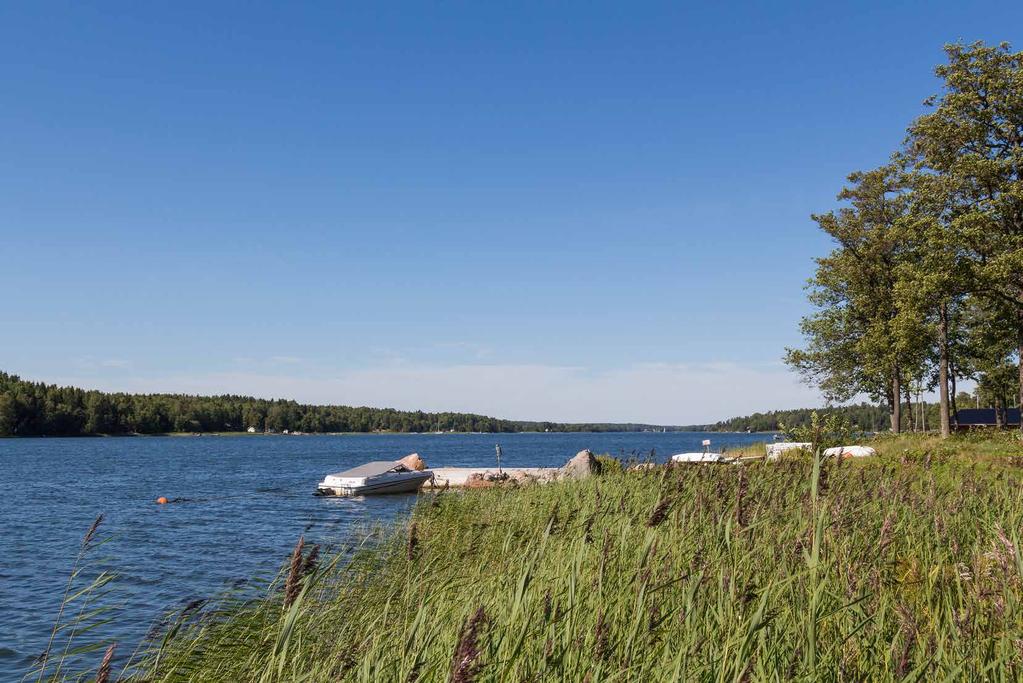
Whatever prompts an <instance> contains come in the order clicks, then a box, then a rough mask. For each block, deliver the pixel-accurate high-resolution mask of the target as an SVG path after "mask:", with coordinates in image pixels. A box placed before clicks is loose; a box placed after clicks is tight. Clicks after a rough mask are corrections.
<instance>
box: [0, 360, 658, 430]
mask: <svg viewBox="0 0 1023 683" xmlns="http://www.w3.org/2000/svg"><path fill="white" fill-rule="evenodd" d="M250 427H252V428H254V429H255V430H256V431H259V432H263V431H269V432H283V431H284V430H288V431H289V432H296V431H297V432H311V433H317V432H376V431H389V432H431V431H449V430H453V431H456V432H524V431H544V430H550V431H642V430H646V429H660V427H654V426H652V425H641V424H562V423H556V422H521V421H513V420H499V419H496V418H492V417H486V416H484V415H472V414H467V413H424V412H422V411H402V410H392V409H389V408H365V407H350V406H317V405H304V404H301V403H297V402H295V401H285V400H268V399H260V398H253V397H251V396H231V395H227V396H187V395H181V394H122V393H115V394H111V393H104V392H101V391H89V390H85V389H78V388H75V387H61V386H57V385H53V384H43V383H40V382H28V381H25V380H22V379H21V378H19V377H18V376H16V375H10V374H7V373H4V372H0V436H85V435H90V434H169V433H174V432H193V433H196V432H198V433H202V432H231V431H246V430H248V428H250Z"/></svg>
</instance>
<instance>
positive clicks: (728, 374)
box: [46, 362, 823, 425]
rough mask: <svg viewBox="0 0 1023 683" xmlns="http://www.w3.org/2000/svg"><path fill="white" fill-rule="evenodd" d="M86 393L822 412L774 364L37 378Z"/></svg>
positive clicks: (670, 419) (693, 418) (554, 414)
mask: <svg viewBox="0 0 1023 683" xmlns="http://www.w3.org/2000/svg"><path fill="white" fill-rule="evenodd" d="M46 381H47V382H55V383H57V384H72V385H75V386H81V387H83V388H87V389H100V390H104V391H124V392H138V393H186V394H205V395H218V394H235V395H251V396H256V397H260V398H278V399H289V400H295V401H298V402H300V403H311V404H321V405H329V404H336V405H358V406H371V407H379V408H395V409H399V410H423V411H426V412H466V413H477V414H485V415H490V416H492V417H498V418H504V419H511V420H536V421H543V420H546V421H553V422H583V423H585V422H617V423H624V422H636V423H647V424H665V425H684V424H703V423H712V422H716V421H718V420H723V419H727V418H730V417H735V416H739V415H747V414H750V413H754V412H759V411H765V410H775V409H784V408H802V407H809V406H817V405H822V404H823V399H822V398H821V396H820V394H819V393H817V392H816V391H814V390H812V389H810V388H809V387H806V386H805V385H803V384H801V383H800V382H799V380H798V378H797V377H796V376H795V375H794V374H793V373H791V372H789V371H787V370H786V369H785V368H784V366H782V365H781V364H779V363H750V364H740V363H732V362H714V363H641V364H633V365H630V366H626V367H622V368H616V369H610V370H594V369H591V368H587V367H582V366H558V365H542V364H506V365H502V364H457V365H415V366H381V367H369V368H362V369H353V370H345V371H334V372H328V373H322V374H321V375H319V376H310V375H301V374H297V373H290V374H284V373H269V372H255V371H237V370H235V371H222V372H211V373H205V374H188V373H167V374H154V375H137V374H133V375H120V376H109V377H108V376H92V377H61V378H47V379H46Z"/></svg>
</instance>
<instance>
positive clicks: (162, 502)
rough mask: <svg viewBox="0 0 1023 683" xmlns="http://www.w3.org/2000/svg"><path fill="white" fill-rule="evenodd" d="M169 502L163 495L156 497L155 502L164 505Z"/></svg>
mask: <svg viewBox="0 0 1023 683" xmlns="http://www.w3.org/2000/svg"><path fill="white" fill-rule="evenodd" d="M169 502H170V501H168V500H167V499H166V498H164V497H163V496H160V497H159V498H157V499H156V504H157V505H166V504H167V503H169Z"/></svg>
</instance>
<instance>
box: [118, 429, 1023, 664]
mask: <svg viewBox="0 0 1023 683" xmlns="http://www.w3.org/2000/svg"><path fill="white" fill-rule="evenodd" d="M971 443H972V442H971V441H968V440H963V441H961V442H960V441H956V440H952V441H949V442H945V443H944V445H943V444H940V443H938V442H937V441H927V440H921V439H910V438H907V437H902V438H901V439H899V440H894V439H893V440H891V441H884V442H881V443H879V444H877V446H878V448H879V451H880V452H881V455H880V456H879V457H877V458H873V459H870V460H869V461H858V462H850V461H845V462H841V463H832V464H824V465H819V466H815V465H813V464H810V463H808V462H805V461H798V460H796V461H791V462H785V461H783V462H780V463H777V464H771V463H755V464H747V465H744V466H741V467H713V466H693V467H673V468H660V469H657V470H649V471H647V470H643V471H636V472H625V473H620V474H609V475H605V476H601V477H593V478H590V479H587V480H584V481H576V482H565V483H559V484H553V485H545V486H534V487H526V488H520V489H515V490H504V489H491V490H486V491H466V492H464V493H459V494H457V495H453V494H450V493H442V494H440V495H439V496H437V497H433V496H424V497H423V499H422V500H421V502H420V504H419V505H418V506H417V508H416V509H415V511H414V513H413V516H412V522H414V527H412V529H407V528H405V527H401V528H398V529H396V530H395V531H393V532H391V533H383V532H376V533H373V534H371V535H369V536H367V538H366V542H365V545H363V546H362V547H361V549H359V548H348V549H345V550H344V551H342V553H341V554H340V555H339V556H338V558H339V559H337V560H336V561H335V562H334V563H328V564H327V566H326V567H324V568H323V569H320V570H317V571H315V572H314V573H312V574H311V575H309V576H306V577H304V578H303V583H302V590H301V592H300V594H299V597H298V598H297V599H296V600H295V601H294V602H293V603H291V604H290V606H289V607H288V608H284V606H283V595H282V592H281V591H280V590H278V588H279V587H280V586H281V585H283V584H284V583H285V582H286V581H285V578H284V577H283V576H282V577H281V578H280V579H279V580H278V581H277V582H276V583H275V584H274V586H272V587H271V588H270V589H269V590H267V591H266V596H267V597H266V598H265V599H264V600H262V601H256V602H252V601H248V602H243V601H240V600H239V601H232V602H229V603H222V604H220V605H215V606H213V607H212V608H210V609H209V610H208V611H205V610H204V611H200V612H199V613H194V614H191V615H188V616H187V617H184V618H182V619H180V620H177V621H175V622H174V626H173V627H172V633H170V634H169V635H168V637H167V638H166V639H165V640H158V641H156V642H154V643H152V649H150V650H149V652H148V653H147V654H145V656H144V658H143V659H142V661H141V662H140V663H139V666H138V669H137V672H136V674H135V677H134V679H135V680H140V681H141V680H145V681H168V682H169V681H221V680H246V681H256V680H259V681H268V682H269V681H285V680H306V681H328V680H330V681H335V680H337V681H383V680H386V681H408V680H419V681H434V680H446V679H448V678H449V676H450V673H451V671H452V668H453V665H455V664H466V663H468V664H470V665H471V668H472V669H474V670H475V671H476V676H475V678H474V679H472V680H476V681H481V682H482V681H504V680H515V681H519V680H559V681H560V680H567V681H582V680H584V679H587V677H588V678H589V680H594V681H597V680H643V681H688V680H758V681H759V680H805V681H810V680H814V681H816V680H921V679H926V680H1019V679H1020V678H1021V676H1023V660H1021V658H1020V656H1019V649H1018V643H1019V642H1020V641H1021V640H1023V603H1021V601H1020V595H1023V560H1021V559H1020V555H1019V552H1018V551H1017V548H1019V547H1020V545H1019V543H1020V539H1019V536H1018V531H1017V530H1018V529H1019V528H1021V524H1023V504H1021V502H1020V498H1019V495H1018V491H1019V490H1020V487H1021V485H1023V469H1021V468H1020V467H1018V466H1015V465H1014V464H1010V463H1008V462H1005V461H1004V460H998V459H994V458H992V459H989V460H980V461H978V459H977V458H974V457H970V456H969V455H968V453H967V452H963V451H962V449H961V450H960V451H959V452H956V451H955V450H954V449H952V447H951V446H950V444H961V445H962V446H963V448H967V447H969V446H970V444H971ZM935 445H936V446H939V447H941V448H942V449H945V450H940V451H938V450H934V446H935ZM908 447H912V448H913V449H914V450H913V452H912V453H908V452H907V450H908ZM1017 448H1018V446H1017ZM413 537H414V540H415V542H414V543H413V542H412V540H413ZM456 660H457V661H456Z"/></svg>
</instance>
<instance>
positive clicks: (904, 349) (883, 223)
mask: <svg viewBox="0 0 1023 683" xmlns="http://www.w3.org/2000/svg"><path fill="white" fill-rule="evenodd" d="M904 179H905V175H904V173H903V169H902V168H901V166H900V164H899V163H897V162H893V163H892V164H889V165H887V166H883V167H881V168H878V169H875V170H872V171H867V172H857V173H853V174H852V175H850V176H849V186H848V187H846V188H845V189H843V190H842V192H841V193H840V194H839V195H838V199H839V201H843V202H847V205H845V206H843V207H842V208H840V209H838V210H836V211H830V212H828V213H825V214H819V215H814V216H813V219H814V220H815V221H816V222H817V224H818V226H820V228H821V230H823V231H824V232H826V233H827V234H828V235H830V236H831V237H832V238H833V239H834V240H835V242H836V247H835V249H834V250H833V251H832V252H831V253H830V254H828V255H827V256H825V257H823V258H819V259H817V270H816V272H815V274H814V276H813V278H812V279H811V280H810V283H809V285H808V287H809V290H810V294H809V298H810V301H811V303H813V304H814V305H815V307H816V308H817V310H816V312H814V313H813V314H812V315H810V316H807V317H806V318H804V319H803V321H802V323H801V329H802V332H803V334H804V336H805V338H806V340H807V344H806V347H805V348H803V349H788V350H787V352H786V362H787V363H788V364H789V365H791V366H792V367H794V368H795V369H796V370H798V371H799V372H800V373H801V374H802V375H803V377H804V379H805V380H806V381H807V382H808V383H810V384H812V385H815V386H817V387H818V388H820V389H821V391H822V392H823V393H824V394H825V396H826V397H827V398H828V399H829V400H834V401H845V400H848V399H850V398H852V397H853V396H855V395H857V394H861V393H866V394H868V395H870V396H871V397H872V398H874V399H875V400H884V401H885V402H886V403H887V404H888V406H889V416H890V421H891V429H892V431H896V432H897V431H899V430H900V426H901V419H900V395H901V391H900V389H901V387H902V385H903V382H904V380H905V378H906V377H907V371H908V369H910V368H916V367H918V366H919V365H920V361H921V358H922V355H923V353H924V350H923V349H924V347H923V345H922V343H921V340H922V339H923V338H924V337H923V333H924V331H925V330H924V328H923V326H921V328H920V329H919V330H917V331H916V332H917V333H916V334H913V333H912V331H911V330H909V329H908V326H909V322H908V321H906V320H901V321H900V318H899V308H898V295H897V288H898V273H899V271H900V265H901V264H902V262H903V261H904V260H905V258H906V249H905V244H904V242H903V240H902V233H901V231H900V229H899V224H900V221H902V220H903V219H904V218H905V217H906V216H907V214H908V212H909V208H910V198H909V196H908V193H907V188H906V186H905V184H904Z"/></svg>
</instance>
